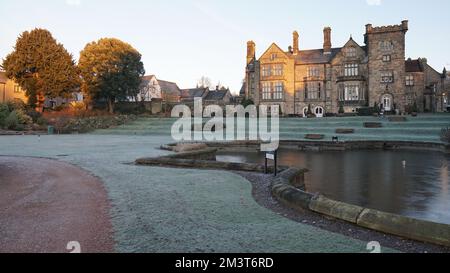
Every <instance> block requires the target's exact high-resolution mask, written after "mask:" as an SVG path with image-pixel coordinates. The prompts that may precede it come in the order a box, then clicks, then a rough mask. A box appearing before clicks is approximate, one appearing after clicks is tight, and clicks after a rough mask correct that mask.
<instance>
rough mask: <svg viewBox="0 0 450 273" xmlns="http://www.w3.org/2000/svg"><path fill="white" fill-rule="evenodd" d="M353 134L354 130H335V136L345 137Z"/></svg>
mask: <svg viewBox="0 0 450 273" xmlns="http://www.w3.org/2000/svg"><path fill="white" fill-rule="evenodd" d="M354 133H355V129H342V128H339V129H336V134H340V135H347V134H354Z"/></svg>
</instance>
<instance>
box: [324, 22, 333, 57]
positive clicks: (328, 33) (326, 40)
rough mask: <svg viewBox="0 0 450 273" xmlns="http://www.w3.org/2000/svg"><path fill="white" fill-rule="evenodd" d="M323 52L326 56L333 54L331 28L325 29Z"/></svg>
mask: <svg viewBox="0 0 450 273" xmlns="http://www.w3.org/2000/svg"><path fill="white" fill-rule="evenodd" d="M323 52H324V54H331V28H330V27H326V28H324V29H323Z"/></svg>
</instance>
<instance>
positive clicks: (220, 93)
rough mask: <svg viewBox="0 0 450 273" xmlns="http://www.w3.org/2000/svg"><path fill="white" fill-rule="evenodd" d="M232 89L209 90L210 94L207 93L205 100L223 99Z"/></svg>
mask: <svg viewBox="0 0 450 273" xmlns="http://www.w3.org/2000/svg"><path fill="white" fill-rule="evenodd" d="M229 92H230V90H228V89H226V90H211V91H209V93H208V95H206V97H205V100H222V99H224V98H225V96H226V95H227V93H229Z"/></svg>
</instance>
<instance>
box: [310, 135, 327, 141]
mask: <svg viewBox="0 0 450 273" xmlns="http://www.w3.org/2000/svg"><path fill="white" fill-rule="evenodd" d="M324 138H325V136H324V135H319V134H307V135H306V136H305V139H309V140H321V139H324Z"/></svg>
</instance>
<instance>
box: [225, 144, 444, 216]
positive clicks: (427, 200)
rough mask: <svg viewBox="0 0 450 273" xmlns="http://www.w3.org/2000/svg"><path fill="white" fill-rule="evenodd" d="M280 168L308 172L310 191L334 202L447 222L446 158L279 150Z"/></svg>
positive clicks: (239, 157) (258, 157)
mask: <svg viewBox="0 0 450 273" xmlns="http://www.w3.org/2000/svg"><path fill="white" fill-rule="evenodd" d="M217 160H219V161H227V162H252V163H263V162H264V154H262V153H251V152H240V153H228V152H221V153H219V154H218V156H217ZM403 161H406V165H404V164H403ZM279 164H281V165H285V166H292V167H300V168H307V169H309V170H310V171H309V173H308V174H307V175H306V187H307V190H308V191H309V192H312V193H316V192H320V193H322V194H324V195H326V196H327V197H330V198H333V199H335V200H340V201H344V202H347V203H351V204H355V205H360V206H364V207H368V208H373V209H377V210H381V211H385V212H391V213H396V214H400V215H404V216H409V217H414V218H418V219H424V220H429V221H434V222H440V223H446V224H450V182H449V180H450V174H449V166H450V155H446V154H442V153H438V152H423V151H364V150H363V151H346V152H304V151H296V150H287V149H281V150H280V151H279Z"/></svg>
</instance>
